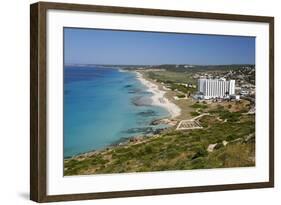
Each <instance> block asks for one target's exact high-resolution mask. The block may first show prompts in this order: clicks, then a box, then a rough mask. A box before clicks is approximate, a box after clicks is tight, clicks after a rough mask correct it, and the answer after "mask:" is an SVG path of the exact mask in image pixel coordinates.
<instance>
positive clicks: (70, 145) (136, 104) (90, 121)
mask: <svg viewBox="0 0 281 205" xmlns="http://www.w3.org/2000/svg"><path fill="white" fill-rule="evenodd" d="M151 95H152V94H151V93H149V92H147V91H146V87H145V86H144V85H143V84H142V83H141V82H140V81H139V80H138V79H137V78H136V74H135V73H134V72H123V71H121V70H120V69H117V68H105V67H89V66H65V67H64V157H70V156H73V155H76V154H79V153H84V152H88V151H92V150H100V149H103V148H106V147H107V146H109V145H112V144H116V143H118V142H120V141H122V140H124V139H125V138H128V137H132V136H139V135H146V134H149V133H151V132H152V131H153V130H156V129H159V128H161V127H164V126H165V125H157V126H153V125H150V123H151V122H152V121H153V120H155V119H160V118H164V117H168V116H169V113H168V111H166V110H165V109H164V108H162V107H158V106H152V105H150V99H149V97H150V96H151Z"/></svg>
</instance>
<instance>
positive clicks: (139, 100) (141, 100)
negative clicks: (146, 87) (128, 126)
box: [132, 96, 152, 106]
mask: <svg viewBox="0 0 281 205" xmlns="http://www.w3.org/2000/svg"><path fill="white" fill-rule="evenodd" d="M132 103H133V104H134V105H135V106H147V105H151V103H152V101H151V99H150V98H148V97H145V96H137V97H134V98H133V99H132Z"/></svg>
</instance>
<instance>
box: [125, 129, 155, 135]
mask: <svg viewBox="0 0 281 205" xmlns="http://www.w3.org/2000/svg"><path fill="white" fill-rule="evenodd" d="M123 133H126V134H136V133H142V134H149V133H153V129H152V127H137V128H131V129H128V130H125V131H123Z"/></svg>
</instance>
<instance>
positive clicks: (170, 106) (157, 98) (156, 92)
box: [136, 72, 181, 118]
mask: <svg viewBox="0 0 281 205" xmlns="http://www.w3.org/2000/svg"><path fill="white" fill-rule="evenodd" d="M136 73H137V79H138V80H139V81H140V82H141V83H142V84H144V85H145V86H146V87H147V88H148V89H147V91H148V92H151V93H152V94H153V95H152V97H151V100H152V105H155V106H160V107H163V108H165V109H166V110H167V111H168V112H169V113H170V115H171V117H172V118H175V117H177V116H179V115H180V114H181V109H180V108H179V107H178V106H177V105H175V104H174V103H172V102H170V101H169V100H168V99H167V98H165V97H164V95H165V93H166V91H163V90H160V89H159V87H158V85H156V84H154V83H152V82H150V81H148V80H146V79H145V78H144V77H143V75H142V74H141V73H139V72H136Z"/></svg>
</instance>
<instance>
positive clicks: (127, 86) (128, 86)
mask: <svg viewBox="0 0 281 205" xmlns="http://www.w3.org/2000/svg"><path fill="white" fill-rule="evenodd" d="M132 86H133V85H125V86H124V88H131V87H132Z"/></svg>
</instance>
